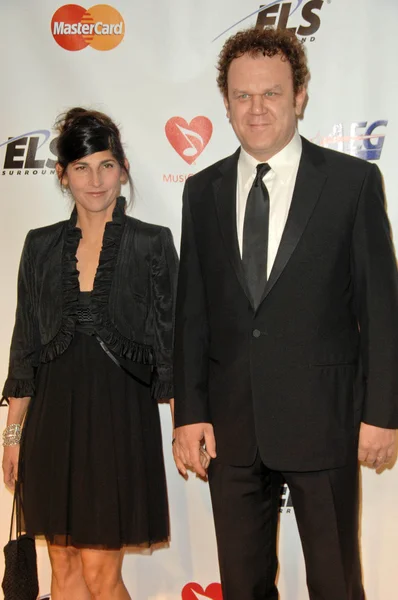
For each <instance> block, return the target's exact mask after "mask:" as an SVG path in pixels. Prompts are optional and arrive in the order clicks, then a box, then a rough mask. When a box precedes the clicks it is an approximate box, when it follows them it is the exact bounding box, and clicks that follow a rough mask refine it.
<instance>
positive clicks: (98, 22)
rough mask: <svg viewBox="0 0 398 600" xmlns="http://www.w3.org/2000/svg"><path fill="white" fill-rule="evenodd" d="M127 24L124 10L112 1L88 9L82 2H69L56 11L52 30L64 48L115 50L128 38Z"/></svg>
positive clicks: (55, 38)
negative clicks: (114, 6)
mask: <svg viewBox="0 0 398 600" xmlns="http://www.w3.org/2000/svg"><path fill="white" fill-rule="evenodd" d="M124 31H125V25H124V20H123V17H122V15H121V14H120V12H118V11H117V10H116V9H115V8H113V7H112V6H109V5H108V4H96V5H95V6H92V7H91V8H89V9H88V10H86V9H85V8H83V7H82V6H79V5H78V4H65V5H64V6H61V8H59V9H58V10H56V11H55V13H54V14H53V18H52V20H51V33H52V34H53V37H54V40H55V41H56V42H57V44H58V45H59V46H61V48H64V50H70V51H72V52H73V51H76V50H83V48H87V46H91V47H92V48H94V49H95V50H113V48H116V46H118V45H119V44H120V42H121V41H122V39H123V38H124Z"/></svg>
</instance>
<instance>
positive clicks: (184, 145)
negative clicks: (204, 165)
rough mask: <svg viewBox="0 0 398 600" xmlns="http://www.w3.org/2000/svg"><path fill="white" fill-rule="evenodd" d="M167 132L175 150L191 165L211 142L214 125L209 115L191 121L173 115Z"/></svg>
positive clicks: (167, 125)
mask: <svg viewBox="0 0 398 600" xmlns="http://www.w3.org/2000/svg"><path fill="white" fill-rule="evenodd" d="M165 132H166V136H167V139H168V140H169V142H170V144H171V145H172V146H173V148H174V150H175V151H176V152H178V154H179V155H180V156H181V158H183V159H184V160H185V162H187V163H188V164H189V165H191V164H192V163H193V162H194V161H195V160H196V159H197V158H198V156H200V155H201V154H202V152H203V150H204V149H205V148H206V146H207V144H208V143H209V140H210V138H211V134H212V133H213V125H212V123H211V121H210V119H208V118H207V117H195V118H194V119H192V121H191V122H190V123H187V122H186V120H185V119H183V118H182V117H171V119H169V120H168V121H167V123H166V126H165Z"/></svg>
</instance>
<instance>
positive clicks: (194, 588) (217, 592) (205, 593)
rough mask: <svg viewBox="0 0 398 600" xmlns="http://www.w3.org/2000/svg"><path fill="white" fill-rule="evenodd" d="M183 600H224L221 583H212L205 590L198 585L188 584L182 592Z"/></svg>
mask: <svg viewBox="0 0 398 600" xmlns="http://www.w3.org/2000/svg"><path fill="white" fill-rule="evenodd" d="M181 598H182V600H206V599H207V598H208V599H209V600H222V591H221V584H220V583H211V584H210V585H208V586H207V588H206V589H205V590H204V589H203V588H202V586H201V585H199V584H198V583H187V585H186V586H185V587H184V589H183V590H182V595H181Z"/></svg>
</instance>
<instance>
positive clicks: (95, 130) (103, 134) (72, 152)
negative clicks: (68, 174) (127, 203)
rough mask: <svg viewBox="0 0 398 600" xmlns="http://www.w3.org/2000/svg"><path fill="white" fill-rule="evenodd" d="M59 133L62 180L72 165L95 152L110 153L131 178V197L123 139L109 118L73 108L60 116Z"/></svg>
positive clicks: (100, 113) (58, 153)
mask: <svg viewBox="0 0 398 600" xmlns="http://www.w3.org/2000/svg"><path fill="white" fill-rule="evenodd" d="M55 128H56V130H57V131H58V133H59V137H58V139H57V157H58V163H59V165H60V166H61V169H62V170H61V172H60V174H59V177H60V180H62V177H63V175H64V173H65V171H66V168H67V166H68V165H69V164H70V163H73V162H75V161H76V160H79V159H81V158H83V157H84V156H89V155H90V154H94V153H95V152H103V151H105V150H109V151H110V152H111V153H112V156H113V157H114V159H115V160H116V161H117V162H118V164H119V165H120V167H121V169H123V170H124V171H125V172H126V174H127V177H128V181H129V183H130V194H131V193H132V189H133V182H132V179H131V176H130V173H129V171H128V169H127V168H126V165H125V162H126V155H125V153H124V149H123V146H122V141H121V138H120V131H119V129H118V127H117V126H116V125H115V123H114V122H113V121H112V119H111V118H110V117H108V116H107V115H105V114H104V113H102V112H99V111H96V110H87V109H85V108H80V107H76V108H71V109H70V110H68V112H66V113H65V114H63V115H60V116H59V117H58V119H57V121H56V123H55Z"/></svg>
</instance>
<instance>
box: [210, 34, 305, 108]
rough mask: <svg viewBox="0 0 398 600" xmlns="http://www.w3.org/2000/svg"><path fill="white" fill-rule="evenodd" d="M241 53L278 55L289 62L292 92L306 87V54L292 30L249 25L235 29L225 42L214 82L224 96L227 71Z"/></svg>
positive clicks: (226, 92) (226, 84)
mask: <svg viewBox="0 0 398 600" xmlns="http://www.w3.org/2000/svg"><path fill="white" fill-rule="evenodd" d="M244 54H250V56H253V57H255V56H257V55H258V54H262V55H263V56H269V57H272V56H275V55H277V54H280V55H281V56H282V57H284V58H285V60H287V61H288V62H289V63H290V66H291V68H292V75H293V88H294V93H295V94H297V92H298V91H299V90H300V89H301V88H302V87H303V86H305V84H306V82H307V78H308V74H309V71H308V66H307V57H306V55H305V52H304V48H303V45H302V43H301V42H299V40H298V39H297V37H296V36H295V35H294V33H292V32H290V31H287V30H285V29H272V28H269V27H266V28H261V29H259V28H257V27H251V28H250V29H245V30H243V31H238V33H236V34H235V35H233V36H232V37H230V38H228V40H227V41H226V42H225V44H224V46H223V48H222V50H221V52H220V54H219V57H218V64H217V69H218V71H219V74H218V77H217V84H218V87H219V89H220V91H221V93H222V95H223V96H225V97H227V95H228V70H229V66H230V64H231V62H232V61H233V60H234V59H235V58H239V57H240V56H243V55H244Z"/></svg>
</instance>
